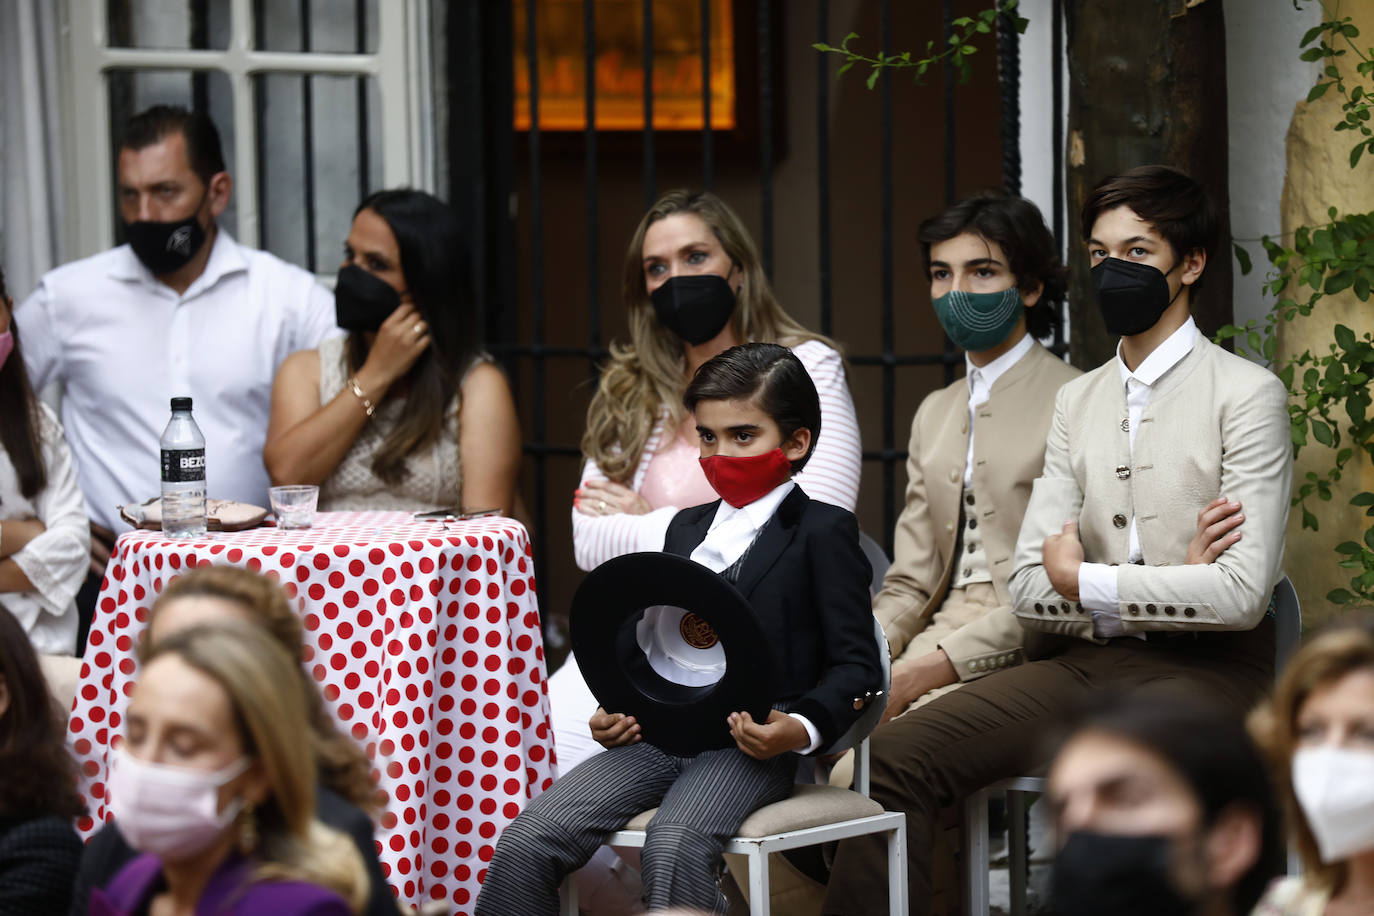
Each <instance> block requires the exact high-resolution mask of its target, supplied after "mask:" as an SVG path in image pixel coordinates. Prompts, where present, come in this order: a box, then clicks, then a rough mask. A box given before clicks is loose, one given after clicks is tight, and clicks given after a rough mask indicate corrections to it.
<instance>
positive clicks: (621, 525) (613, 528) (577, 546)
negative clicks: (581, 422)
mask: <svg viewBox="0 0 1374 916" xmlns="http://www.w3.org/2000/svg"><path fill="white" fill-rule="evenodd" d="M647 452H648V450H647V449H646V453H647ZM636 476H638V475H636ZM605 479H606V475H605V474H603V473H601V469H600V468H598V467H597V466H596V463H595V462H594V461H592V460H591V459H590V458H589V459H587V461H586V463H585V464H583V465H582V479H581V481H580V482H579V483H578V487H579V488H580V487H582V486H584V485H586V483H587V482H588V481H590V480H605ZM677 512H678V510H677V507H676V506H663V507H662V508H659V509H655V510H653V511H652V512H650V513H648V514H647V515H629V514H626V513H620V514H617V515H584V514H583V513H581V512H578V511H577V509H576V508H575V507H574V508H573V510H572V526H573V556H574V558H575V559H576V560H577V567H578V569H584V570H591V569H595V568H596V567H598V566H600V565H601V564H602V563H605V562H606V561H607V560H609V559H611V558H612V557H618V556H621V555H622V554H627V553H637V552H639V551H645V550H662V549H663V538H664V536H665V535H666V534H667V533H668V523H669V522H671V521H672V520H673V516H674V515H676V514H677Z"/></svg>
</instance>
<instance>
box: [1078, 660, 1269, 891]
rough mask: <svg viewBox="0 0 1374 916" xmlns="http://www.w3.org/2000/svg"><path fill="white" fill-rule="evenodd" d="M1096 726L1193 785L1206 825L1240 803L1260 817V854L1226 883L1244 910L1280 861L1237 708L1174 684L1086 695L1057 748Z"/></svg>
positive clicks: (1260, 766) (1257, 762) (1262, 773)
mask: <svg viewBox="0 0 1374 916" xmlns="http://www.w3.org/2000/svg"><path fill="white" fill-rule="evenodd" d="M1086 732H1097V733H1101V734H1106V735H1111V736H1112V737H1115V738H1120V739H1122V740H1125V741H1129V742H1130V743H1132V744H1135V745H1138V746H1140V747H1141V748H1144V749H1145V750H1147V751H1149V752H1150V753H1152V754H1155V755H1156V756H1158V757H1160V758H1161V759H1163V760H1164V761H1165V762H1166V763H1167V764H1168V765H1169V766H1170V767H1172V768H1173V769H1174V770H1175V772H1177V773H1178V775H1179V776H1180V777H1182V778H1183V781H1184V782H1186V783H1187V784H1188V786H1189V787H1190V788H1191V789H1192V790H1193V794H1194V795H1195V796H1196V797H1197V802H1198V806H1199V807H1200V808H1201V809H1202V823H1203V825H1204V826H1205V827H1210V826H1211V825H1212V824H1214V823H1216V820H1217V818H1218V817H1219V816H1220V815H1221V814H1222V813H1223V812H1225V811H1227V810H1229V809H1231V808H1233V807H1234V806H1240V807H1242V808H1246V809H1249V810H1251V811H1252V812H1254V814H1255V815H1256V816H1257V817H1258V818H1259V819H1260V840H1261V846H1260V854H1259V857H1258V858H1257V859H1256V861H1255V864H1254V865H1252V866H1251V867H1250V869H1249V870H1248V871H1246V873H1245V874H1244V875H1243V876H1242V877H1241V879H1240V881H1239V882H1237V884H1236V886H1235V888H1234V889H1233V891H1232V901H1233V903H1234V910H1235V912H1237V913H1248V912H1250V910H1251V909H1253V908H1254V906H1255V904H1256V903H1258V902H1259V898H1260V895H1261V894H1263V893H1264V888H1265V886H1266V885H1267V884H1268V883H1269V880H1270V879H1271V878H1272V877H1273V876H1274V875H1275V874H1277V873H1278V872H1279V871H1280V870H1281V868H1280V867H1279V866H1280V865H1281V864H1282V858H1283V849H1284V846H1283V828H1282V822H1281V819H1280V817H1279V814H1278V808H1277V806H1276V804H1275V798H1274V792H1273V789H1272V787H1271V785H1270V782H1269V776H1268V770H1267V768H1266V767H1265V765H1264V760H1263V758H1262V757H1261V756H1260V752H1259V750H1258V749H1257V748H1256V747H1255V744H1254V742H1253V741H1251V740H1250V736H1249V734H1248V733H1247V732H1246V730H1245V724H1244V721H1243V716H1242V714H1240V713H1238V712H1234V711H1231V710H1228V709H1226V708H1224V707H1221V706H1219V705H1217V704H1216V702H1215V701H1212V700H1209V699H1207V698H1206V697H1202V696H1199V695H1198V693H1197V691H1196V690H1192V691H1188V690H1184V689H1183V688H1182V687H1180V686H1178V685H1176V684H1168V685H1166V686H1157V687H1152V688H1148V689H1144V690H1137V691H1134V692H1132V693H1129V694H1122V693H1117V692H1112V691H1109V692H1106V693H1104V694H1100V695H1097V696H1094V697H1092V698H1091V699H1089V700H1088V701H1087V702H1086V703H1085V704H1084V705H1083V706H1082V707H1080V708H1079V710H1078V712H1077V715H1076V716H1074V717H1073V718H1072V720H1071V721H1070V723H1069V728H1068V729H1067V731H1066V732H1065V733H1064V735H1065V738H1064V740H1063V742H1062V743H1061V748H1062V746H1063V745H1064V744H1067V743H1068V741H1069V740H1071V739H1072V738H1074V737H1076V736H1078V735H1081V734H1084V733H1086Z"/></svg>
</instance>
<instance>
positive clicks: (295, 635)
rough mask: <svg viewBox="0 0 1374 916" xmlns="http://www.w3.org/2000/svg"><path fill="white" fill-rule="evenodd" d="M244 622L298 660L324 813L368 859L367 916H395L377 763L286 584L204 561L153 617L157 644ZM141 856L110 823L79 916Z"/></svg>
mask: <svg viewBox="0 0 1374 916" xmlns="http://www.w3.org/2000/svg"><path fill="white" fill-rule="evenodd" d="M226 621H227V622H234V621H237V622H241V623H245V624H253V625H256V626H259V627H262V629H263V631H264V632H266V633H267V634H268V635H270V636H271V637H272V638H273V639H275V640H276V641H277V643H278V645H280V646H281V647H282V648H283V649H285V650H286V653H287V654H288V655H289V656H291V658H293V659H295V660H296V662H297V666H298V667H297V670H298V671H299V672H300V682H301V690H302V694H303V696H304V697H305V707H306V713H307V717H308V719H309V721H310V730H309V734H310V743H311V746H312V748H313V750H314V753H315V768H316V774H317V782H316V796H315V807H316V816H317V817H319V819H320V820H321V821H323V822H324V823H325V824H326V825H328V826H330V827H333V828H335V829H336V830H340V831H342V832H343V833H346V834H347V835H348V836H349V837H350V838H351V839H352V840H353V843H354V845H355V846H356V847H357V848H358V852H359V854H360V855H361V856H362V860H363V863H364V866H365V868H366V872H367V877H368V889H369V896H368V902H367V906H366V907H365V908H364V910H363V913H364V914H365V916H395V913H396V900H395V897H394V896H393V895H392V893H391V889H390V888H389V887H388V886H387V883H386V876H385V875H384V874H383V873H382V866H381V863H380V862H379V860H378V858H377V846H376V842H375V839H374V836H373V827H372V819H371V816H370V814H371V813H373V811H374V809H375V807H376V805H377V801H378V794H377V787H376V785H375V784H374V783H373V781H372V764H371V763H370V762H369V761H368V759H367V755H365V754H364V753H363V751H362V748H360V747H359V746H358V744H357V742H355V741H354V740H353V739H352V738H351V737H349V736H348V735H345V734H344V733H342V732H341V731H339V728H338V726H337V725H336V724H335V722H334V720H333V718H331V717H330V715H329V712H328V710H326V709H325V706H324V701H323V698H322V697H321V696H320V691H319V688H318V687H317V686H316V685H315V681H314V679H313V678H312V677H310V675H309V673H308V672H307V671H306V670H305V668H304V667H303V666H304V661H303V656H304V652H305V648H304V646H305V644H304V637H303V633H302V627H301V621H300V618H299V617H298V616H297V614H296V612H295V610H293V609H292V607H291V602H290V601H289V600H288V599H287V597H286V593H285V592H283V591H282V589H281V586H279V585H277V584H276V583H275V582H273V581H272V580H271V579H268V578H267V577H266V576H263V575H261V574H259V573H256V572H253V571H252V570H249V569H244V568H242V567H238V566H200V567H197V568H196V569H194V570H192V571H190V572H188V573H183V574H182V575H180V576H177V577H176V578H175V579H173V580H172V581H171V582H169V583H168V584H167V586H166V587H165V588H164V589H163V590H162V594H160V595H158V598H157V601H156V602H155V603H154V604H153V607H152V610H151V611H150V612H149V614H148V629H147V631H146V634H147V635H146V639H147V641H148V642H150V643H156V642H158V641H159V640H161V639H163V638H165V637H167V636H170V635H171V634H173V633H177V632H180V631H182V630H186V629H189V628H191V627H194V626H197V625H200V624H213V623H223V622H226ZM137 854H138V853H137V851H136V850H134V849H133V848H132V847H131V846H130V845H129V844H128V843H127V842H125V840H124V837H123V836H122V835H121V834H120V832H119V829H118V827H117V826H116V825H115V824H114V823H113V822H111V823H107V824H105V826H103V827H102V828H101V829H100V830H98V831H96V833H95V835H94V836H93V837H91V839H90V842H88V843H87V844H86V848H85V851H84V852H83V854H82V856H81V869H80V873H79V875H78V879H77V884H76V894H75V899H74V901H73V907H72V910H71V916H84V914H85V913H86V902H87V900H88V899H89V898H90V891H91V888H93V887H100V886H102V885H104V884H105V883H106V882H108V881H109V880H110V878H112V877H114V875H115V873H116V872H117V871H119V869H120V868H122V867H124V865H125V864H127V863H128V862H129V860H130V859H132V858H134V856H136V855H137Z"/></svg>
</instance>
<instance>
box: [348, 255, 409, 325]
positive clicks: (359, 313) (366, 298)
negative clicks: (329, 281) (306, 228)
mask: <svg viewBox="0 0 1374 916" xmlns="http://www.w3.org/2000/svg"><path fill="white" fill-rule="evenodd" d="M400 305H401V294H400V293H398V292H396V289H395V287H393V286H392V285H391V284H390V283H388V282H386V281H385V280H383V279H381V278H380V277H376V276H374V275H372V274H370V273H368V272H367V271H365V270H363V269H362V268H361V267H358V266H356V265H354V264H350V265H348V266H347V267H345V268H343V269H342V270H340V271H339V279H338V282H337V283H335V284H334V315H335V320H336V321H338V324H339V327H341V328H343V329H344V330H345V331H375V330H377V329H378V328H380V327H381V326H382V322H383V321H386V319H387V316H389V315H390V314H391V313H392V312H394V311H396V309H397V308H399V307H400Z"/></svg>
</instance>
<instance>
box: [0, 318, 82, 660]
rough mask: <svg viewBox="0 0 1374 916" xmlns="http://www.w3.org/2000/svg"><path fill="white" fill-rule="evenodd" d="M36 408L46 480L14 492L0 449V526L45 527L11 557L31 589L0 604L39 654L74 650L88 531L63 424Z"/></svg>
mask: <svg viewBox="0 0 1374 916" xmlns="http://www.w3.org/2000/svg"><path fill="white" fill-rule="evenodd" d="M21 333H22V332H21ZM25 343H26V344H27V341H25ZM38 407H39V411H40V414H41V416H40V417H39V421H40V422H39V429H40V438H41V440H42V445H41V450H40V452H41V455H42V458H43V466H44V468H46V470H47V472H48V483H47V486H45V487H44V488H43V489H42V490H40V491H39V492H38V493H36V494H34V497H33V499H29V498H28V497H26V496H24V494H23V493H21V492H20V491H19V476H18V474H16V473H15V470H14V464H13V463H12V462H11V461H10V457H9V455H8V453H6V451H5V449H4V448H3V447H0V528H4V526H5V525H6V524H8V523H9V522H11V521H12V520H14V519H29V518H36V519H38V521H40V522H42V523H43V527H44V529H45V530H44V531H43V533H42V534H40V535H38V536H37V537H35V538H34V539H33V540H31V541H29V542H28V543H27V544H25V545H24V546H23V548H21V549H20V550H18V551H16V552H15V553H14V554H12V555H11V556H10V559H11V560H13V561H14V562H15V564H16V565H17V566H18V567H19V568H20V569H21V570H23V572H24V575H25V576H26V577H27V578H28V580H29V582H30V584H32V585H33V589H32V590H30V591H26V592H0V607H3V608H5V610H7V611H9V612H10V613H11V614H13V615H14V616H15V619H16V620H18V621H19V624H20V625H21V626H22V627H23V628H24V632H26V633H28V634H29V641H30V642H32V643H33V647H34V648H35V649H37V650H38V651H39V652H47V653H51V654H54V655H71V654H72V653H73V652H75V651H76V629H77V614H76V603H75V602H76V593H77V591H78V590H79V589H80V588H81V583H82V582H84V581H86V568H87V566H88V564H89V563H90V555H91V530H90V528H89V527H88V526H87V525H86V507H85V506H84V505H83V504H82V502H81V488H80V487H79V486H78V485H77V482H76V472H75V470H74V469H73V468H72V456H71V452H69V451H68V450H67V443H66V441H65V440H64V439H63V438H62V428H61V427H60V426H59V425H58V423H57V417H56V416H54V415H53V412H52V411H51V410H50V409H49V408H48V405H46V404H43V403H40V404H39V405H38Z"/></svg>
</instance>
